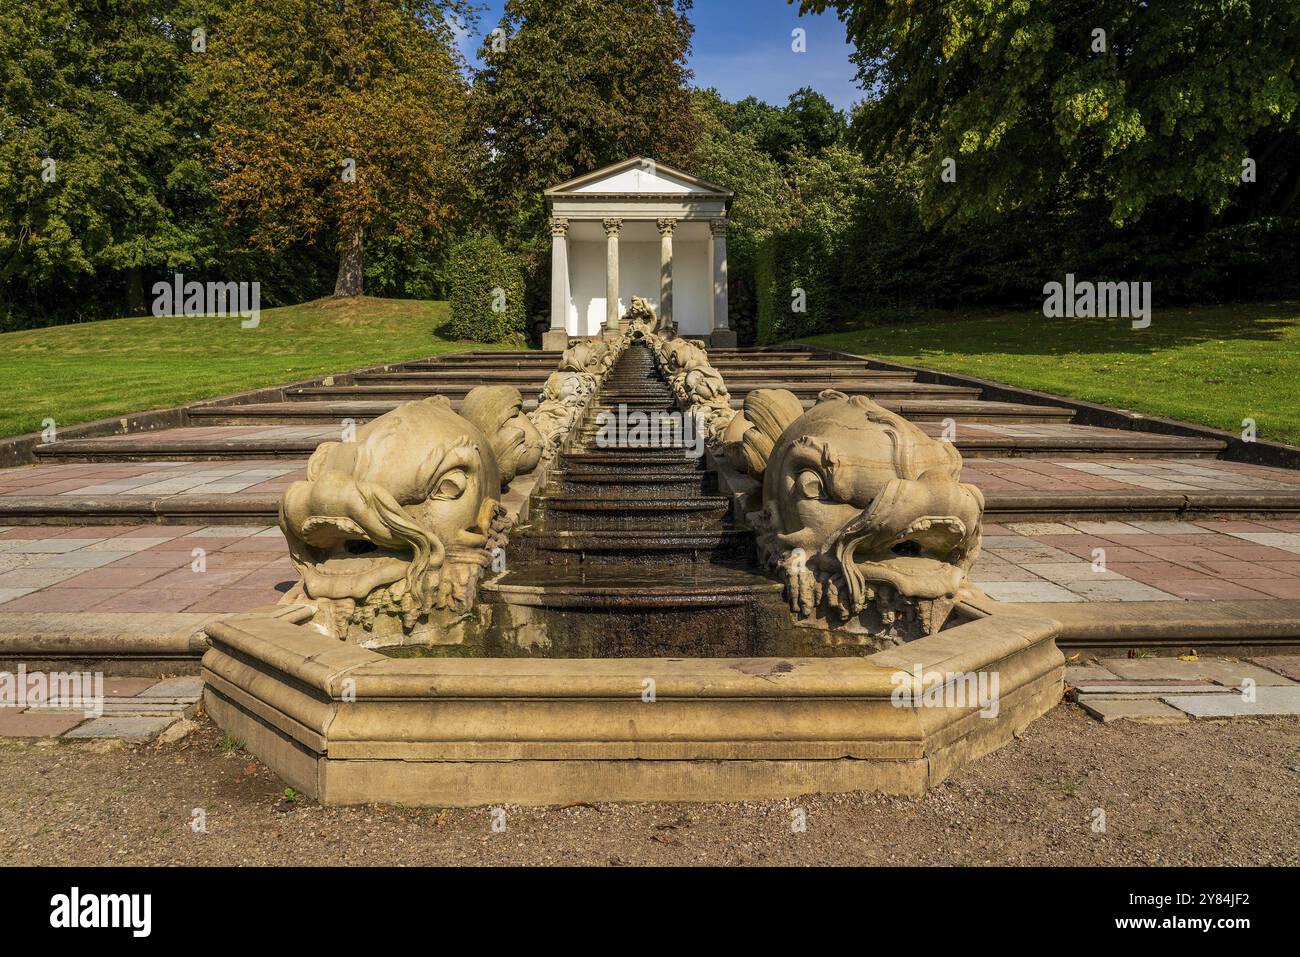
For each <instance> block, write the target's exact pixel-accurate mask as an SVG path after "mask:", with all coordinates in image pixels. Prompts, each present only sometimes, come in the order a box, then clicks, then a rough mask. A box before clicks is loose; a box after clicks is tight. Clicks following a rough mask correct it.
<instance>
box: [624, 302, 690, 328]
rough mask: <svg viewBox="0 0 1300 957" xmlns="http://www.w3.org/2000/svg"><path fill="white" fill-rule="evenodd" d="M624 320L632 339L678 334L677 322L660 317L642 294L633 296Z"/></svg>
mask: <svg viewBox="0 0 1300 957" xmlns="http://www.w3.org/2000/svg"><path fill="white" fill-rule="evenodd" d="M623 321H624V322H625V323H626V325H625V326H624V328H626V329H627V334H628V336H630V337H631V338H632V339H644V338H646V337H647V336H652V335H653V336H666V337H668V338H672V337H673V336H675V335H677V324H676V323H675V322H665V321H664V320H662V319H660V317H659V315H658V314H657V313H656V312H655V310H654V308H653V307H652V306H651V305H650V302H649V300H647V299H643V298H642V297H641V296H633V297H632V305H630V306H628V309H627V312H625V313H624V314H623Z"/></svg>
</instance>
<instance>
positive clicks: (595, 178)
mask: <svg viewBox="0 0 1300 957" xmlns="http://www.w3.org/2000/svg"><path fill="white" fill-rule="evenodd" d="M545 195H546V201H547V203H548V205H549V207H550V212H551V328H550V330H549V331H548V332H547V333H546V335H545V336H544V337H543V342H542V346H543V348H546V349H562V348H564V347H565V345H566V344H567V343H568V340H569V338H570V337H581V336H600V335H614V334H617V331H618V325H619V319H620V317H621V316H622V315H623V312H624V311H625V310H626V309H627V308H628V306H629V305H630V304H631V302H632V297H633V296H640V297H641V298H643V299H646V300H647V301H649V302H650V304H651V305H653V306H654V308H655V311H656V312H658V313H659V315H660V316H661V317H663V318H665V319H671V320H674V321H676V323H677V330H678V333H679V334H680V335H683V336H689V337H692V338H701V339H706V340H708V342H709V344H710V345H713V346H724V347H725V346H734V345H735V344H736V334H735V332H733V331H732V330H731V329H730V328H729V326H728V323H727V212H728V210H729V209H730V207H731V198H732V194H731V192H729V191H728V190H725V189H722V188H721V187H718V186H714V185H713V184H712V183H706V182H704V181H703V180H701V179H697V178H696V177H694V176H691V175H689V174H687V173H683V172H682V171H681V170H676V169H673V168H672V167H670V166H665V165H664V164H662V163H657V162H655V161H654V160H652V159H647V158H645V157H641V156H636V157H633V158H632V159H629V160H624V161H623V162H621V163H615V164H614V165H613V166H606V167H604V168H603V169H598V170H595V171H594V172H591V173H587V174H586V175H584V176H579V177H577V178H576V179H571V180H569V181H568V182H567V183H560V184H559V185H558V186H552V187H551V188H550V189H548V190H546V194H545Z"/></svg>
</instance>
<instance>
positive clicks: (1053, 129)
mask: <svg viewBox="0 0 1300 957" xmlns="http://www.w3.org/2000/svg"><path fill="white" fill-rule="evenodd" d="M800 7H801V11H802V12H809V11H815V12H822V11H824V10H827V9H833V10H835V11H837V12H838V14H839V16H840V18H841V19H842V20H843V21H844V22H845V24H846V27H847V30H848V35H849V38H850V40H851V41H852V42H853V43H854V45H855V46H856V47H857V53H856V54H855V58H856V61H857V63H858V66H859V70H860V78H861V80H862V81H863V84H864V86H865V88H866V89H868V90H869V91H871V93H872V94H873V95H874V96H876V97H878V102H877V103H875V104H873V107H872V108H871V109H868V110H864V111H862V112H861V113H860V115H859V116H858V117H857V122H856V123H855V133H856V138H857V141H858V142H859V143H860V144H861V145H862V146H863V147H864V149H865V150H866V152H867V155H868V156H869V157H870V158H872V159H877V160H878V159H880V158H882V157H884V156H885V155H886V154H888V153H890V152H891V151H897V152H898V153H899V154H900V155H902V156H903V157H905V158H907V159H908V160H910V161H913V162H916V163H918V164H919V166H920V167H921V168H922V169H923V170H925V171H926V172H927V174H928V175H927V177H926V187H925V190H924V193H923V198H922V208H923V212H924V214H925V215H926V218H927V220H928V221H931V222H937V221H948V222H953V223H958V222H962V221H970V220H985V221H988V220H992V219H996V218H998V217H1001V216H1003V215H1004V214H1006V213H1007V212H1009V211H1013V210H1016V209H1023V208H1027V207H1033V206H1035V205H1038V204H1043V203H1050V202H1053V201H1055V200H1059V198H1060V196H1061V194H1062V191H1064V193H1065V194H1066V195H1068V196H1069V197H1070V198H1072V199H1078V200H1080V201H1091V200H1092V199H1093V198H1100V199H1102V200H1103V201H1104V202H1105V205H1106V208H1107V211H1108V214H1109V216H1110V218H1111V219H1112V220H1113V221H1114V222H1116V223H1126V222H1132V221H1134V220H1136V219H1138V218H1139V217H1141V216H1142V214H1143V212H1144V211H1145V210H1147V209H1148V207H1151V206H1153V205H1155V204H1159V203H1161V202H1162V201H1169V200H1172V201H1177V202H1182V203H1188V204H1193V205H1195V206H1196V207H1199V208H1201V209H1203V210H1205V211H1206V213H1207V214H1210V215H1213V214H1217V213H1220V212H1222V211H1223V210H1225V209H1226V208H1227V207H1228V205H1229V204H1230V203H1232V202H1234V201H1242V200H1245V201H1246V202H1247V203H1248V204H1250V205H1252V206H1253V207H1254V208H1256V209H1270V210H1272V211H1285V210H1292V209H1294V208H1295V202H1296V199H1297V196H1300V160H1297V156H1298V155H1300V149H1298V148H1297V147H1300V138H1298V137H1297V125H1296V124H1297V105H1298V104H1300V78H1298V76H1297V67H1296V64H1297V60H1298V59H1300V5H1297V4H1296V3H1295V2H1294V0H1164V2H1151V3H1132V2H1130V0H1022V2H1018V3H989V2H987V0H951V2H948V3H944V4H911V3H906V4H905V3H893V2H884V3H881V2H866V0H801V3H800ZM945 159H951V160H955V162H956V166H955V172H956V182H955V183H953V182H945V181H943V180H942V179H941V178H940V175H939V174H940V170H941V168H942V165H943V162H944V160H945ZM1247 159H1254V160H1255V161H1256V162H1257V164H1258V170H1257V175H1258V182H1257V183H1254V184H1250V183H1243V179H1242V171H1243V162H1244V161H1245V160H1247ZM949 168H950V169H952V167H951V166H950V167H949ZM1251 197H1253V198H1251Z"/></svg>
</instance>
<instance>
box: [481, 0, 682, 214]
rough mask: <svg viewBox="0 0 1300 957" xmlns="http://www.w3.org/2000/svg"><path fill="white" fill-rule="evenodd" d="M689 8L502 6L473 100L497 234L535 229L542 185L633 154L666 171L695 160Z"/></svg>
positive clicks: (531, 1) (517, 1)
mask: <svg viewBox="0 0 1300 957" xmlns="http://www.w3.org/2000/svg"><path fill="white" fill-rule="evenodd" d="M690 6H691V4H690V0H568V2H565V3H555V2H554V0H507V3H506V5H505V15H504V17H503V18H502V21H501V24H500V26H499V28H498V29H499V30H500V31H502V32H501V33H499V34H498V35H497V36H498V38H499V39H498V40H497V42H495V43H494V42H493V38H491V37H489V40H488V42H487V44H486V45H485V46H484V47H483V49H482V51H481V56H482V59H483V63H484V66H483V69H482V70H480V71H479V72H478V74H477V75H476V77H475V81H474V92H473V103H472V106H473V116H474V124H473V128H474V131H475V133H476V135H477V136H479V137H480V139H481V145H482V146H483V147H484V152H483V154H482V155H483V157H484V161H483V168H482V171H481V175H482V177H483V182H484V187H485V191H486V194H487V195H486V200H487V211H490V213H491V215H492V217H494V222H495V223H496V224H497V225H498V229H500V226H501V225H502V224H503V225H504V226H505V231H506V232H508V233H509V234H511V235H517V234H520V233H521V232H529V231H535V230H536V229H539V228H540V219H539V217H540V211H541V193H542V190H544V189H546V188H547V187H548V186H554V185H555V184H556V183H559V182H562V181H564V180H566V179H570V178H572V177H573V176H576V175H579V174H581V173H585V172H588V171H590V170H593V169H597V168H599V167H601V166H604V165H607V164H610V163H615V162H618V161H620V160H625V159H627V158H628V157H631V156H638V155H641V156H649V157H653V158H655V159H658V160H660V161H661V162H665V163H669V164H671V165H678V164H681V163H683V162H684V161H685V160H686V159H687V158H688V157H689V156H690V153H691V151H692V149H693V146H694V141H695V136H696V129H695V121H694V115H693V113H692V112H691V109H690V94H689V92H688V91H687V89H686V81H687V80H688V79H689V78H690V72H689V71H688V70H687V69H686V56H687V53H688V52H689V50H690V43H691V34H692V32H693V30H694V28H693V27H692V26H691V22H690V20H688V19H687V12H688V11H689V9H690ZM521 219H522V220H523V222H522V223H521V222H520V220H521Z"/></svg>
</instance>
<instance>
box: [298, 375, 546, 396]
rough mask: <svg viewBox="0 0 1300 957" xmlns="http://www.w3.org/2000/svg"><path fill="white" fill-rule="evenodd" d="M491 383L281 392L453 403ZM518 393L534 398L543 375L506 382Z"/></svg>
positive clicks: (470, 381)
mask: <svg viewBox="0 0 1300 957" xmlns="http://www.w3.org/2000/svg"><path fill="white" fill-rule="evenodd" d="M495 384H497V383H495V382H493V381H490V380H488V381H485V380H484V379H483V378H478V379H468V380H466V381H464V382H444V383H439V384H437V385H434V384H432V383H431V384H428V385H420V384H418V383H410V384H401V383H398V384H395V385H313V386H302V387H300V388H296V389H285V391H284V394H285V398H286V399H289V400H290V401H305V402H318V401H320V400H322V399H325V400H347V401H353V400H358V399H372V400H374V399H389V400H394V401H398V402H411V401H414V400H416V399H424V398H427V397H429V396H431V395H445V396H446V397H447V398H449V399H451V400H452V401H453V402H454V401H455V400H457V399H463V398H465V396H466V395H468V394H469V392H470V390H472V389H476V388H478V387H479V386H481V385H495ZM505 384H508V385H513V386H514V387H515V388H516V389H518V390H519V392H520V393H521V394H523V395H527V396H536V395H537V393H539V392H541V391H542V387H543V386H544V385H545V384H546V376H539V377H538V378H537V379H536V380H535V381H533V382H522V383H521V382H510V383H505Z"/></svg>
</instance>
